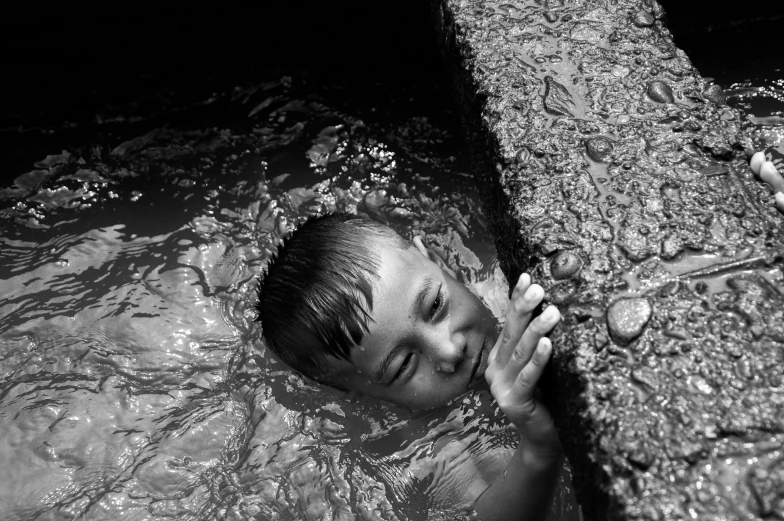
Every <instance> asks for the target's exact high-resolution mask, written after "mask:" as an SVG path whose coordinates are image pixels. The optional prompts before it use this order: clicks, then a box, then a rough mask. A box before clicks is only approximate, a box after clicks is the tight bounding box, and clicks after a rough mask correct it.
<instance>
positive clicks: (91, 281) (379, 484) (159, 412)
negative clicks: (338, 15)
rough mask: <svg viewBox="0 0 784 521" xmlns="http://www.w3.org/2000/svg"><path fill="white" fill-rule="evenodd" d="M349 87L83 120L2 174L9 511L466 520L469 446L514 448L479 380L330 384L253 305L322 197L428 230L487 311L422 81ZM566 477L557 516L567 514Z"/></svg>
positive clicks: (449, 119) (459, 198)
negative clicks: (362, 393)
mask: <svg viewBox="0 0 784 521" xmlns="http://www.w3.org/2000/svg"><path fill="white" fill-rule="evenodd" d="M360 88H362V89H366V88H369V87H368V86H358V87H346V86H342V85H338V86H334V87H313V86H311V85H304V84H301V83H297V81H294V80H292V79H291V78H288V77H283V78H280V79H276V80H274V81H268V82H259V83H254V84H248V85H243V86H240V87H238V88H235V89H233V90H229V91H226V92H219V93H216V94H214V95H212V96H210V97H208V98H206V99H204V100H202V101H200V102H197V103H194V104H192V105H190V106H188V107H185V108H184V109H182V110H180V111H176V112H169V114H168V115H165V117H161V116H160V115H158V116H156V115H154V114H153V115H151V116H150V117H148V118H141V119H140V120H139V121H136V122H132V123H128V122H127V121H124V122H121V124H114V125H113V124H111V123H106V124H104V125H103V126H100V125H99V126H98V127H97V129H98V130H97V132H95V131H92V130H91V133H90V135H89V136H88V135H85V136H82V137H81V138H80V140H76V142H75V143H72V144H69V143H65V144H63V145H62V146H57V145H54V146H52V147H51V149H50V150H49V151H48V153H46V154H42V155H41V157H39V158H37V159H36V160H35V161H34V162H32V164H29V165H27V168H26V169H23V170H21V171H19V172H17V174H16V177H15V180H14V182H13V184H12V185H10V186H6V187H4V188H3V189H2V191H0V198H1V200H2V210H0V212H1V213H0V216H1V217H0V218H2V223H3V225H2V229H3V233H2V237H0V242H1V244H2V247H0V266H2V268H0V279H1V280H2V282H0V288H1V289H0V291H2V295H3V301H2V304H0V375H2V376H0V418H1V419H0V439H1V440H3V441H2V442H0V460H2V461H3V463H4V465H3V467H4V472H3V473H2V477H0V505H1V506H2V510H3V511H4V512H5V519H9V520H22V519H74V518H78V519H109V518H112V519H134V520H137V519H139V520H141V519H157V518H170V517H175V518H178V519H214V518H226V519H323V518H325V516H329V517H330V518H332V517H335V518H339V519H351V518H369V519H401V520H402V519H424V518H425V516H429V517H430V518H434V519H438V518H443V519H456V518H465V517H467V516H468V515H469V513H468V510H467V508H466V507H467V505H465V504H461V503H460V502H459V501H456V500H455V495H457V496H461V495H465V494H471V493H473V494H476V493H477V491H476V490H474V491H473V492H468V491H470V490H471V488H472V487H476V484H475V483H474V479H475V478H476V473H477V471H476V470H472V468H473V467H472V464H471V463H470V460H474V461H477V462H478V464H479V467H480V468H481V469H482V471H483V472H485V473H486V475H489V476H494V475H497V474H498V473H499V472H500V471H502V470H503V468H504V466H505V460H506V458H507V457H508V456H509V455H510V454H511V451H512V450H513V448H514V445H515V443H516V442H515V434H514V431H513V430H512V429H511V428H510V427H509V426H508V425H507V424H506V422H505V421H504V419H503V417H502V415H500V413H499V411H498V410H497V408H496V407H495V406H494V405H493V404H492V402H491V400H490V397H489V395H488V394H487V393H486V392H482V393H475V394H469V395H466V396H464V397H463V398H462V399H459V400H457V401H456V402H455V403H453V404H450V405H448V406H446V407H444V408H442V409H440V410H436V411H431V412H427V413H422V414H418V415H416V416H415V417H413V418H410V417H409V415H408V413H405V412H404V411H402V410H399V409H396V408H394V407H391V406H387V405H384V404H380V403H374V402H371V401H364V400H360V401H358V402H356V401H355V402H352V401H347V400H346V399H344V398H343V397H342V396H340V395H339V394H338V393H337V392H335V391H332V390H330V389H328V388H324V387H320V386H318V385H316V384H314V383H313V382H310V381H306V380H304V379H302V378H301V377H300V376H298V375H296V374H293V373H291V372H290V371H289V370H287V369H286V368H285V367H284V366H283V365H282V364H280V363H278V362H276V361H275V360H274V359H273V358H272V357H270V356H269V355H268V353H267V352H266V351H265V348H264V345H263V344H262V343H261V341H260V340H259V331H258V327H257V326H256V325H255V323H254V322H253V318H254V316H255V315H254V310H253V308H252V305H253V302H254V301H255V295H254V290H255V280H256V276H257V275H258V273H259V272H260V270H261V269H262V267H263V265H264V263H265V261H266V259H267V258H268V257H269V255H270V252H271V251H272V249H273V248H274V246H275V245H276V244H277V243H278V241H279V240H280V238H281V237H282V236H283V235H284V234H285V233H286V232H287V231H289V230H290V229H291V228H292V227H293V226H294V225H295V224H296V223H298V222H300V221H302V220H303V219H304V218H305V217H306V216H308V215H311V214H314V213H321V212H324V211H328V210H345V211H352V212H353V211H357V212H361V213H365V214H367V215H369V216H371V217H372V218H374V219H377V220H380V221H382V222H385V223H388V224H390V225H391V226H393V227H394V228H395V229H397V230H398V231H399V232H400V233H402V234H403V235H406V236H408V237H411V236H412V235H413V234H415V233H416V234H423V235H424V236H425V238H426V241H427V242H430V243H431V244H432V245H433V246H434V248H435V249H436V250H437V251H439V252H440V253H441V254H442V255H443V256H444V257H445V258H446V259H447V260H448V261H449V263H450V264H451V265H452V266H454V267H455V268H456V269H457V272H458V274H459V277H460V278H461V280H462V281H463V282H465V283H466V284H468V285H469V286H470V287H471V288H472V289H473V290H474V291H476V292H477V293H478V294H479V295H480V296H481V297H482V298H483V300H484V301H485V303H486V304H487V305H488V306H489V307H490V308H491V309H492V310H493V312H494V313H495V315H496V316H497V317H502V316H503V314H504V312H505V306H506V293H507V291H508V287H507V285H506V282H505V280H504V278H503V275H502V274H501V272H500V269H499V267H498V263H497V261H496V259H495V257H494V248H493V244H492V238H491V236H490V234H489V232H488V229H487V226H488V225H487V222H486V220H485V218H484V215H483V212H482V209H481V206H480V201H479V200H478V196H477V194H476V189H475V187H474V185H473V180H472V178H471V177H470V176H469V173H468V172H469V164H468V158H467V157H466V156H465V153H464V152H463V147H462V146H461V144H460V141H459V139H458V137H457V136H456V135H455V132H456V130H455V124H454V119H453V116H452V114H451V113H449V108H448V105H447V104H446V103H445V102H441V103H440V104H437V105H433V103H432V101H433V99H436V98H438V97H439V96H441V93H439V92H434V90H433V89H434V87H432V86H430V87H427V88H423V87H399V88H397V90H393V91H391V92H388V95H387V96H384V101H381V102H380V101H379V100H378V99H375V100H369V101H368V102H362V101H357V99H358V98H357V92H358V90H357V89H360ZM439 88H441V87H437V88H435V90H436V91H437V90H438V89H439ZM423 97H424V98H426V99H425V100H423V101H418V100H421V99H422V98H423ZM441 99H445V96H441ZM424 106H427V110H426V111H425V110H423V107H424ZM92 128H96V127H92ZM77 130H78V129H77ZM92 132H94V133H92ZM567 482H568V470H566V469H565V471H564V476H563V478H562V484H561V488H560V489H559V492H558V494H559V500H558V502H557V503H556V504H555V505H554V507H553V518H554V519H562V520H567V519H576V517H575V516H576V515H577V510H576V507H575V505H574V503H573V502H570V501H569V500H568V496H569V494H570V492H569V489H568V488H567V485H566V483H567ZM572 501H573V500H572Z"/></svg>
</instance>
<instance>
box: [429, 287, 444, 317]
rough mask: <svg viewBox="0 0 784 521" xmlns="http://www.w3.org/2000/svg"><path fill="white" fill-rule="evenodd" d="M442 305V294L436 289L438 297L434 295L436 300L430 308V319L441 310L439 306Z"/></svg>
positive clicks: (439, 289)
mask: <svg viewBox="0 0 784 521" xmlns="http://www.w3.org/2000/svg"><path fill="white" fill-rule="evenodd" d="M443 305H444V294H443V292H442V291H441V287H439V288H438V295H436V299H435V300H434V301H433V305H432V306H431V307H430V318H432V317H434V316H435V314H436V313H438V310H439V309H441V306H443Z"/></svg>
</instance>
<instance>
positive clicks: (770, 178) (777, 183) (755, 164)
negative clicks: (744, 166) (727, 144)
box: [750, 152, 784, 214]
mask: <svg viewBox="0 0 784 521" xmlns="http://www.w3.org/2000/svg"><path fill="white" fill-rule="evenodd" d="M750 166H751V171H752V172H754V175H756V176H757V177H759V178H760V179H762V180H763V181H765V182H766V183H768V186H770V187H771V188H772V189H773V192H774V193H775V194H776V195H775V197H776V209H777V210H778V211H779V212H780V213H782V214H784V178H782V177H781V175H780V174H779V171H778V170H776V167H775V166H773V163H771V162H770V161H766V160H765V153H764V152H757V153H756V154H754V155H753V156H751V163H750Z"/></svg>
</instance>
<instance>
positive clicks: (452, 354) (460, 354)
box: [436, 333, 466, 373]
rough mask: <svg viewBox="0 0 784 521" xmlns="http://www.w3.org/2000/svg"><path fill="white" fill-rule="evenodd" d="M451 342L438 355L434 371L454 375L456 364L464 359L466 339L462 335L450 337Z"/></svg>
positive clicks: (456, 334) (457, 334)
mask: <svg viewBox="0 0 784 521" xmlns="http://www.w3.org/2000/svg"><path fill="white" fill-rule="evenodd" d="M450 340H451V341H450V342H448V343H447V345H445V346H443V348H442V349H441V350H440V351H439V353H438V358H437V360H436V370H437V371H441V372H443V373H454V372H455V368H456V367H457V364H459V363H460V362H462V361H463V358H464V357H465V349H466V339H465V336H464V335H463V334H462V333H455V334H453V335H452V338H451V339H450Z"/></svg>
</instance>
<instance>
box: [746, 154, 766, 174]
mask: <svg viewBox="0 0 784 521" xmlns="http://www.w3.org/2000/svg"><path fill="white" fill-rule="evenodd" d="M764 162H765V152H757V153H756V154H754V155H753V156H751V161H750V162H749V166H750V167H751V171H752V172H754V175H756V176H757V177H759V173H760V168H762V163H764Z"/></svg>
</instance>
